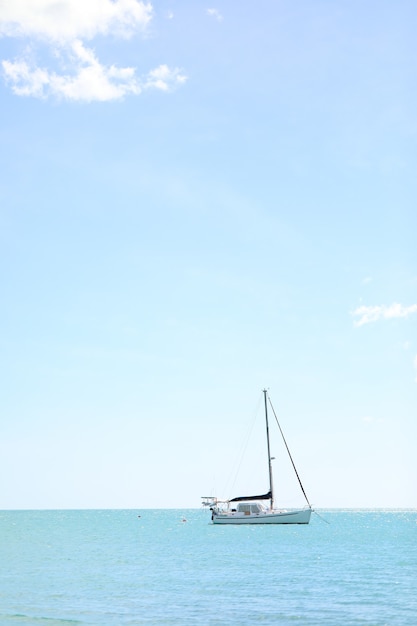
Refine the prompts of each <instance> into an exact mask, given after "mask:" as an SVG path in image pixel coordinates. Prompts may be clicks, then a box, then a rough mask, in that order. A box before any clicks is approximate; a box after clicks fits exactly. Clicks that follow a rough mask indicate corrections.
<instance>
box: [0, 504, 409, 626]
mask: <svg viewBox="0 0 417 626" xmlns="http://www.w3.org/2000/svg"><path fill="white" fill-rule="evenodd" d="M319 513H320V515H321V516H322V517H323V518H325V519H326V520H327V521H328V522H329V523H325V522H323V521H322V520H321V519H320V518H319V517H318V516H317V515H313V516H312V520H311V523H310V525H309V526H212V525H211V524H210V523H209V521H210V514H209V512H208V511H203V510H201V511H200V510H189V511H182V510H181V511H179V510H142V511H134V510H117V511H112V510H103V511H0V624H1V625H2V626H7V625H9V624H10V625H11V626H13V625H19V626H20V625H24V624H33V625H35V626H54V625H59V624H97V625H100V624H109V625H112V624H120V625H124V624H148V625H153V624H155V625H157V624H162V625H164V626H165V625H166V626H169V625H171V624H175V625H177V624H178V625H179V624H192V625H195V626H200V625H202V626H203V625H204V626H207V625H213V626H214V625H216V624H238V625H239V626H245V625H249V624H261V625H262V626H269V625H276V624H280V625H284V626H287V625H288V626H290V625H291V626H294V625H295V624H303V625H307V626H315V625H316V624H317V625H319V624H320V626H323V625H326V624H328V625H331V626H338V625H343V626H347V625H367V626H383V625H386V626H410V625H413V624H417V511H415V510H413V511H411V510H404V511H363V510H359V511H339V510H338V511H335V510H332V511H322V510H320V511H319ZM138 515H140V516H141V517H140V518H139V517H138ZM183 517H184V518H186V520H187V521H182V519H183Z"/></svg>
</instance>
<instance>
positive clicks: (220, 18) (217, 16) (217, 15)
mask: <svg viewBox="0 0 417 626" xmlns="http://www.w3.org/2000/svg"><path fill="white" fill-rule="evenodd" d="M207 15H209V16H210V17H214V19H216V20H217V21H218V22H221V21H223V15H222V14H221V13H220V11H219V10H218V9H207Z"/></svg>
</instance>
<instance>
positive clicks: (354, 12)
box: [0, 0, 417, 509]
mask: <svg viewBox="0 0 417 626" xmlns="http://www.w3.org/2000/svg"><path fill="white" fill-rule="evenodd" d="M416 18H417V5H416V3H415V2H414V0H399V1H398V2H395V3H393V2H391V1H388V0H365V1H363V0H360V1H359V0H349V1H348V0H332V1H330V0H296V1H295V2H294V0H279V1H277V2H271V1H268V2H266V1H265V0H259V1H258V2H257V3H253V2H248V1H247V0H243V1H242V2H239V3H235V2H231V1H230V0H229V1H226V0H222V1H219V2H217V1H216V3H214V4H211V3H210V2H205V1H200V0H193V1H191V0H182V1H181V2H179V1H175V0H161V1H157V0H155V1H154V2H152V3H151V2H147V3H146V2H140V1H139V0H114V1H111V0H88V2H83V3H80V2H79V1H78V0H60V1H59V2H56V0H14V2H13V3H7V2H1V1H0V62H1V68H0V70H1V73H0V98H1V109H2V115H1V118H0V137H1V147H2V149H1V152H0V159H1V167H0V254H1V262H0V268H1V285H2V289H1V307H0V324H1V335H0V348H1V349H0V355H1V357H0V372H1V380H2V385H1V389H2V391H1V393H0V509H59V508H75V509H77V508H135V509H141V508H198V507H199V506H200V502H201V500H200V498H201V496H207V495H216V496H218V497H226V498H227V497H233V496H236V495H242V493H241V492H243V493H245V492H246V493H247V492H248V491H249V490H250V491H252V490H255V492H259V493H262V492H265V491H267V489H268V482H267V481H268V475H267V465H266V452H265V442H264V440H263V438H264V432H263V429H264V425H263V415H262V389H263V388H267V389H268V390H269V394H270V397H271V401H272V404H273V406H274V409H275V411H276V413H277V415H278V417H279V420H280V424H281V426H282V428H283V431H284V433H285V435H286V438H287V442H288V445H289V447H290V449H291V452H292V455H293V458H294V461H295V463H296V466H297V469H298V472H299V474H300V477H301V479H302V481H303V485H304V488H305V490H306V492H307V495H308V497H309V500H310V502H311V503H312V504H313V506H314V507H316V508H318V509H319V508H328V507H342V508H344V507H392V508H397V507H416V506H417V455H416V454H415V445H416V444H415V442H416V441H417V397H416V392H417V252H416V249H417V247H416V232H417V210H416V198H417V175H416V166H417V151H416V139H417V121H416V105H417V80H416V78H417V76H416V75H417V61H416V58H417V55H416V53H417V43H416V39H415V23H416ZM272 427H273V425H271V430H272ZM249 432H250V433H252V436H253V442H252V437H249V438H248V433H249ZM273 444H274V448H273V450H272V453H273V454H274V455H275V457H276V461H274V480H275V487H276V500H277V504H281V505H283V506H293V505H297V506H298V504H299V496H298V494H296V493H295V491H294V493H293V492H292V491H291V489H290V488H289V487H287V486H288V485H289V484H290V480H289V478H288V480H287V473H286V470H285V469H284V467H282V468H281V466H280V463H281V461H280V459H281V453H280V452H278V451H276V450H275V445H276V446H277V450H278V442H276V443H275V440H274V442H273ZM245 490H246V491H245Z"/></svg>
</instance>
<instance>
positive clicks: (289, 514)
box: [212, 508, 311, 524]
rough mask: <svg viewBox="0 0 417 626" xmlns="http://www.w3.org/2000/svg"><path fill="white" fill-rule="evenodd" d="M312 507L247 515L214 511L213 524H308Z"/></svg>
mask: <svg viewBox="0 0 417 626" xmlns="http://www.w3.org/2000/svg"><path fill="white" fill-rule="evenodd" d="M310 516H311V509H310V508H305V509H293V510H291V509H290V510H288V511H279V510H274V511H266V512H262V513H255V514H250V515H245V514H244V513H239V512H231V511H228V512H224V513H216V512H215V511H213V517H212V519H213V524H308V523H309V521H310Z"/></svg>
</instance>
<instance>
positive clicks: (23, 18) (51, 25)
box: [0, 0, 152, 44]
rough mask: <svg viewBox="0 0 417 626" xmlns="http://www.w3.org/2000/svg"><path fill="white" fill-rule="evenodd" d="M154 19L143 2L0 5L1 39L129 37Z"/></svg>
mask: <svg viewBox="0 0 417 626" xmlns="http://www.w3.org/2000/svg"><path fill="white" fill-rule="evenodd" d="M151 18H152V5H151V3H147V2H141V1H140V0H115V1H113V0H87V1H86V2H81V1H80V0H13V2H0V35H6V36H8V37H33V38H36V39H47V40H49V41H53V42H58V43H61V44H62V43H64V42H71V41H72V40H74V39H93V38H94V37H95V36H96V35H108V34H110V33H111V34H113V35H114V34H116V35H118V36H123V37H130V36H132V35H133V34H135V33H136V32H137V31H138V30H139V29H144V28H146V26H147V25H148V23H149V22H150V20H151Z"/></svg>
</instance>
